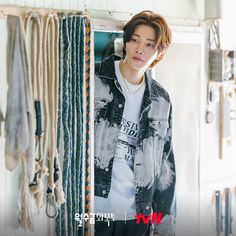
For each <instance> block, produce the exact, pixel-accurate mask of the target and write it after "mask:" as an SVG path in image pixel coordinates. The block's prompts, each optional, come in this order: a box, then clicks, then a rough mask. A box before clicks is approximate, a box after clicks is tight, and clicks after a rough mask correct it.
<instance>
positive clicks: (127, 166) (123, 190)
mask: <svg viewBox="0 0 236 236" xmlns="http://www.w3.org/2000/svg"><path fill="white" fill-rule="evenodd" d="M119 63H120V61H116V62H115V72H116V76H117V79H118V81H119V83H120V85H121V88H122V91H123V94H124V96H125V107H124V112H123V117H122V122H121V130H120V134H119V138H118V143H117V149H116V153H115V157H114V162H113V169H112V181H111V189H110V192H109V195H108V198H102V197H97V196H95V204H94V206H95V213H114V214H115V219H116V220H125V219H126V220H130V219H135V214H136V207H135V177H134V172H133V166H134V156H135V149H136V148H135V147H136V144H137V139H138V132H139V115H140V108H141V103H142V100H143V94H144V90H145V83H143V84H140V85H134V84H131V83H129V82H128V81H126V84H125V82H124V79H123V77H122V75H121V72H120V69H119Z"/></svg>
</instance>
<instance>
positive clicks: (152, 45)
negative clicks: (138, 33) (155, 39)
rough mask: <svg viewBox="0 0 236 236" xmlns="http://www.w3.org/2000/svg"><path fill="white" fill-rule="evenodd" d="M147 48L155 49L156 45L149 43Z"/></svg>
mask: <svg viewBox="0 0 236 236" xmlns="http://www.w3.org/2000/svg"><path fill="white" fill-rule="evenodd" d="M146 46H147V47H149V48H154V47H155V44H154V43H147V44H146Z"/></svg>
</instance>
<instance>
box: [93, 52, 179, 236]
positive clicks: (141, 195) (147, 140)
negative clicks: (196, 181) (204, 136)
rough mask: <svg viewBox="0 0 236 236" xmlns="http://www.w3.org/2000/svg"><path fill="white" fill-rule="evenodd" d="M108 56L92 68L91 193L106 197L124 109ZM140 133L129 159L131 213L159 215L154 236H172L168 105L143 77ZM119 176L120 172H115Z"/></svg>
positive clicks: (172, 167)
mask: <svg viewBox="0 0 236 236" xmlns="http://www.w3.org/2000/svg"><path fill="white" fill-rule="evenodd" d="M114 60H120V58H119V57H117V56H115V55H112V56H111V57H108V58H106V59H105V60H103V61H102V62H100V63H98V64H96V65H95V124H94V125H95V148H94V163H95V195H96V196H100V197H104V198H107V197H108V194H109V191H110V187H111V176H112V167H113V160H114V154H115V150H116V145H117V141H118V135H119V131H120V127H121V119H122V115H123V109H124V105H125V98H124V96H123V93H122V90H121V86H120V84H119V82H118V80H117V78H116V75H115V68H114ZM145 83H146V88H145V91H144V97H143V101H142V105H141V111H140V119H139V122H140V123H139V124H140V130H139V134H138V142H137V147H136V153H135V159H134V175H135V185H136V186H135V188H136V191H135V199H136V212H137V214H138V213H142V214H144V215H149V214H151V213H152V212H156V213H158V212H161V213H162V215H163V216H162V220H161V222H160V224H154V225H153V228H154V232H158V233H159V234H161V235H162V236H166V235H168V236H169V235H174V225H175V181H176V175H175V163H174V154H173V149H172V106H171V102H170V98H169V95H168V93H167V92H166V91H165V89H164V88H163V87H162V86H161V85H160V84H159V83H158V82H156V81H155V80H153V79H151V78H149V76H148V74H147V73H145ZM120 171H121V173H122V170H120Z"/></svg>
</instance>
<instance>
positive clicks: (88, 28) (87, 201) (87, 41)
mask: <svg viewBox="0 0 236 236" xmlns="http://www.w3.org/2000/svg"><path fill="white" fill-rule="evenodd" d="M85 32H86V39H85V44H86V45H85V48H86V49H85V52H86V54H85V62H86V64H85V89H86V90H85V100H86V108H85V109H86V138H85V143H86V149H85V150H86V154H85V155H86V159H85V160H86V162H85V170H86V173H85V211H86V212H88V213H90V212H91V208H90V207H91V206H90V198H91V191H90V190H91V176H90V174H91V173H90V161H91V157H90V38H91V36H90V34H91V26H90V21H89V20H88V18H86V20H85ZM90 234H91V230H90V224H89V222H87V224H86V232H85V235H86V236H88V235H90Z"/></svg>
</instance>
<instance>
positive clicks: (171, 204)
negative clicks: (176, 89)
mask: <svg viewBox="0 0 236 236" xmlns="http://www.w3.org/2000/svg"><path fill="white" fill-rule="evenodd" d="M168 123H169V127H168V129H167V134H166V137H165V139H164V142H165V144H164V149H163V156H162V163H161V171H160V176H159V178H158V181H157V189H156V191H155V193H154V195H153V203H152V205H153V212H156V213H157V214H158V213H160V212H161V213H162V219H161V222H160V223H159V224H154V225H153V226H154V229H153V230H154V233H158V234H159V235H161V236H173V235H175V218H176V214H175V213H176V209H175V207H176V206H175V182H176V172H175V161H174V153H173V148H172V106H171V105H170V110H169V117H168Z"/></svg>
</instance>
